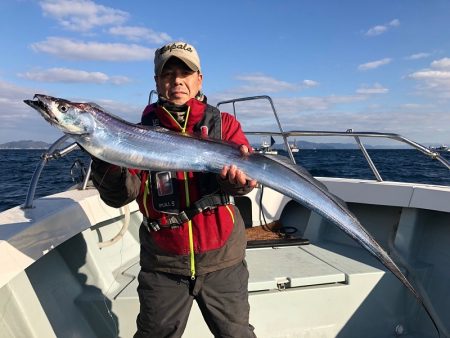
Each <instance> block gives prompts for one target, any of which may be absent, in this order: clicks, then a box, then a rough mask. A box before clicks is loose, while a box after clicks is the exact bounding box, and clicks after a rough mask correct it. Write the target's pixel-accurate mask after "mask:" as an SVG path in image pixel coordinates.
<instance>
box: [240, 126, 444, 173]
mask: <svg viewBox="0 0 450 338" xmlns="http://www.w3.org/2000/svg"><path fill="white" fill-rule="evenodd" d="M244 132H245V134H247V135H275V136H281V133H277V132H261V131H244ZM284 135H285V136H286V137H293V136H308V137H309V136H325V137H330V136H344V137H353V138H354V137H370V138H387V139H392V140H395V141H398V142H402V143H405V144H407V145H409V146H411V147H413V148H415V149H417V150H418V151H420V152H421V153H423V154H425V155H427V156H428V157H430V158H431V159H433V160H438V161H439V162H441V163H442V164H443V165H444V166H445V167H446V168H447V169H449V170H450V162H449V161H448V160H447V159H445V158H444V157H443V156H442V155H441V154H439V153H438V152H435V151H432V150H430V149H428V148H427V147H425V146H423V145H421V144H420V143H417V142H414V141H412V140H410V139H408V138H406V137H403V136H401V135H399V134H394V133H378V132H364V131H363V132H361V131H359V132H355V131H351V132H349V131H315V130H291V131H287V132H284Z"/></svg>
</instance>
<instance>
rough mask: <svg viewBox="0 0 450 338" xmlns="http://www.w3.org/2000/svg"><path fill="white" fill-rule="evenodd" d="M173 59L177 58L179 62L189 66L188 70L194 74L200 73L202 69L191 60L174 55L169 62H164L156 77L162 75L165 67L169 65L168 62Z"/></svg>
mask: <svg viewBox="0 0 450 338" xmlns="http://www.w3.org/2000/svg"><path fill="white" fill-rule="evenodd" d="M171 58H177V59H178V60H180V61H182V62H183V63H184V64H185V65H186V66H188V68H189V69H190V70H192V71H194V72H198V71H200V69H199V68H198V67H197V66H196V65H195V64H194V63H192V62H191V61H190V60H186V59H184V58H182V57H179V56H175V55H172V56H171V57H170V58H168V59H167V60H165V61H164V62H162V63H161V65H160V66H159V68H158V69H157V74H156V75H160V74H161V72H162V70H163V69H164V66H165V65H166V63H167V61H169V60H170V59H171Z"/></svg>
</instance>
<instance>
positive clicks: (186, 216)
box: [142, 194, 234, 231]
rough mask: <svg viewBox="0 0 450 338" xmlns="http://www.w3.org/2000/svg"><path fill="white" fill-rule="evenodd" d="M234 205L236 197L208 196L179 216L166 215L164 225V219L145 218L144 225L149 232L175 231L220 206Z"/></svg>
mask: <svg viewBox="0 0 450 338" xmlns="http://www.w3.org/2000/svg"><path fill="white" fill-rule="evenodd" d="M227 204H233V205H234V197H233V196H230V195H222V194H215V195H206V196H204V197H202V198H201V199H199V200H198V201H197V202H195V203H194V204H193V207H192V208H190V209H187V210H184V211H182V212H180V213H179V214H166V215H167V216H166V217H164V223H163V222H162V218H160V219H149V218H147V217H145V216H144V218H143V220H142V224H143V225H144V226H145V227H146V228H147V230H148V231H152V230H153V231H158V230H161V228H169V229H175V228H179V227H180V226H181V225H182V224H183V223H186V222H188V221H190V220H191V219H192V217H194V216H195V215H197V214H199V213H201V212H203V211H205V210H212V209H215V208H217V207H218V206H220V205H227Z"/></svg>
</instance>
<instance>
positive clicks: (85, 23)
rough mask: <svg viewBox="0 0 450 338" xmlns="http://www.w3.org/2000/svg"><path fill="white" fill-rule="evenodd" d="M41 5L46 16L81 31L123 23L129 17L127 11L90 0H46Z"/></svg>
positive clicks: (66, 26)
mask: <svg viewBox="0 0 450 338" xmlns="http://www.w3.org/2000/svg"><path fill="white" fill-rule="evenodd" d="M40 6H41V8H42V11H43V13H44V15H45V16H48V17H52V18H54V19H56V20H57V21H58V23H59V24H60V25H61V26H62V27H64V28H65V29H68V30H72V31H80V32H87V31H89V30H91V29H93V28H95V27H99V26H106V25H121V24H123V23H124V22H125V21H126V20H127V19H128V17H129V14H128V13H127V12H124V11H121V10H118V9H114V8H111V7H106V6H103V5H99V4H96V3H95V2H93V1H90V0H45V1H41V2H40Z"/></svg>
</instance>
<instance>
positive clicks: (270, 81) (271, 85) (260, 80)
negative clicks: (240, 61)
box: [236, 73, 319, 96]
mask: <svg viewBox="0 0 450 338" xmlns="http://www.w3.org/2000/svg"><path fill="white" fill-rule="evenodd" d="M236 79H237V80H240V81H242V82H244V83H245V84H244V85H243V86H240V87H239V88H237V89H236V91H237V92H239V93H240V96H242V94H248V93H252V94H255V93H277V92H283V91H299V90H302V89H305V88H312V87H317V86H318V85H319V83H318V82H317V81H313V80H303V81H302V82H301V83H290V82H286V81H282V80H277V79H275V78H273V77H270V76H267V75H264V74H259V73H258V74H245V75H239V76H237V77H236Z"/></svg>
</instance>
